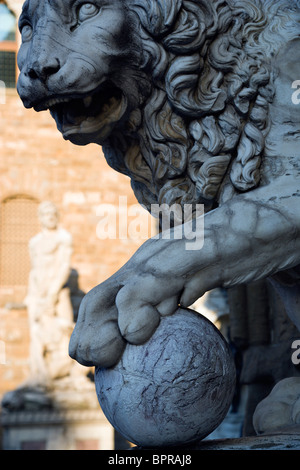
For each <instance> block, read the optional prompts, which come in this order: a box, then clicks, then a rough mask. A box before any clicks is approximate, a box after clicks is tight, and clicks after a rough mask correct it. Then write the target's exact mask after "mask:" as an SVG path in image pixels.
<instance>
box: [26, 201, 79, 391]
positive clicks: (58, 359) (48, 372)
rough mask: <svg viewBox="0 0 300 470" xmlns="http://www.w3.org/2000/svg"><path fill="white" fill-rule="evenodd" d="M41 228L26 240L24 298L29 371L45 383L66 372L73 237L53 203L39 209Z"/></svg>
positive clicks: (70, 323) (68, 363)
mask: <svg viewBox="0 0 300 470" xmlns="http://www.w3.org/2000/svg"><path fill="white" fill-rule="evenodd" d="M38 215H39V220H40V223H41V227H42V230H41V232H40V233H38V234H37V235H35V236H34V237H33V238H32V239H31V240H30V242H29V253H30V259H31V270H30V274H29V283H28V293H27V296H26V299H25V302H24V303H25V305H26V306H27V311H28V317H29V326H30V336H31V337H30V374H31V377H32V378H34V377H35V378H36V380H37V381H39V382H42V383H45V382H47V381H49V380H50V381H52V380H54V379H57V378H59V377H63V376H65V375H67V374H68V372H69V369H70V361H69V360H68V358H67V357H66V354H65V351H66V346H67V345H68V342H69V338H70V335H71V333H72V329H73V308H72V304H71V299H70V291H69V288H68V287H67V286H66V284H67V281H68V278H69V276H70V270H71V255H72V236H71V234H70V233H69V232H67V231H66V230H65V229H64V228H62V227H60V226H59V225H58V221H59V216H58V211H57V208H56V206H55V205H54V204H53V203H52V202H48V201H45V202H42V203H41V204H40V206H39V210H38Z"/></svg>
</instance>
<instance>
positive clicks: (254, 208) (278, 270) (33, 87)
mask: <svg viewBox="0 0 300 470" xmlns="http://www.w3.org/2000/svg"><path fill="white" fill-rule="evenodd" d="M299 19H300V3H299V0H264V1H263V0H225V1H224V0H212V1H211V0H189V1H187V0H164V2H161V1H159V0H111V1H109V2H103V1H101V0H93V1H91V2H82V3H81V4H80V5H77V4H73V3H72V2H70V1H64V2H57V1H54V2H51V3H50V2H47V1H39V2H37V0H27V1H26V2H25V4H24V7H23V12H22V14H21V17H20V22H19V26H20V31H21V34H22V45H21V48H20V51H19V54H18V65H19V68H20V76H19V80H18V92H19V94H20V97H21V99H22V101H23V103H24V106H25V107H27V108H31V107H33V108H34V109H35V110H36V111H44V110H47V109H49V110H50V113H51V115H52V116H53V118H54V119H55V121H56V124H57V127H58V129H59V131H60V132H61V133H62V135H63V137H64V139H67V140H69V141H71V142H72V143H74V144H76V145H86V144H89V143H96V144H99V145H101V146H102V147H103V150H104V153H105V157H106V159H107V162H108V164H109V165H110V166H111V167H113V168H114V169H115V170H117V171H119V172H121V173H124V174H125V175H127V176H128V177H130V178H131V183H132V188H133V191H134V192H135V195H136V197H137V199H138V200H139V202H140V203H141V204H143V205H144V206H145V207H147V208H148V210H151V206H152V205H154V204H159V205H164V206H165V207H169V208H170V210H171V208H172V207H173V206H174V204H175V205H177V206H179V207H182V208H184V207H185V205H190V206H191V207H192V211H193V214H194V218H193V219H192V221H188V222H187V223H188V224H189V230H193V228H195V226H196V227H197V221H198V218H204V244H203V247H201V249H198V250H187V249H186V239H185V238H186V237H184V236H182V237H181V238H180V237H178V236H173V237H170V238H169V239H164V237H163V234H161V236H160V237H159V238H154V239H150V240H148V241H147V242H146V243H144V244H143V245H142V247H141V248H140V249H139V250H138V251H137V252H136V254H135V255H134V256H133V257H132V258H131V259H130V260H129V261H128V262H127V263H126V265H125V266H123V267H122V268H121V269H120V270H119V271H118V272H117V273H115V274H114V275H113V276H112V277H111V278H109V279H108V280H107V281H105V282H104V283H102V284H101V285H99V286H97V287H95V288H94V289H93V290H92V291H91V292H89V293H88V294H87V295H86V297H85V298H84V300H83V301H82V303H81V308H80V312H79V317H78V321H77V324H76V327H75V330H74V333H73V335H72V338H71V342H70V354H71V356H72V357H73V358H75V359H76V360H77V361H78V362H79V363H81V364H83V365H87V366H90V365H95V366H97V367H99V368H103V367H104V368H110V367H114V366H115V365H116V364H118V362H119V361H120V359H121V358H122V355H123V353H124V350H125V349H126V346H127V345H128V344H130V345H135V346H137V345H143V344H144V343H145V342H147V341H148V340H149V339H150V338H151V337H152V335H153V334H154V332H155V331H156V330H157V328H158V327H159V325H160V323H161V319H163V318H164V317H166V316H169V315H172V314H173V313H174V312H175V311H177V309H178V306H180V307H181V308H182V307H188V306H190V305H191V304H193V303H194V302H195V301H196V300H197V299H198V298H199V297H201V296H202V295H203V294H204V293H205V292H207V291H209V290H212V289H214V288H217V287H225V288H229V287H232V286H236V285H239V284H242V283H249V282H252V281H257V280H260V279H264V278H272V282H273V283H274V285H275V286H277V287H278V291H279V292H280V293H281V294H282V298H283V300H284V302H285V303H286V309H287V312H288V313H289V315H290V317H291V319H292V321H293V322H294V323H295V324H296V325H297V326H298V328H300V316H299V310H298V309H297V308H295V306H296V305H297V304H298V303H299V299H300V293H299V290H300V288H299V282H300V269H299V265H300V249H299V248H300V237H299V231H300V210H299V196H300V166H299V150H298V146H297V142H298V140H299V120H300V107H299V103H298V101H299V100H298V99H297V97H298V94H297V93H298V91H299V90H298V88H297V87H298V85H297V84H299V80H300V57H299V51H300V42H299V32H300V25H299ZM199 204H202V205H204V215H200V216H198V215H197V211H196V207H197V205H199ZM172 230H173V229H172ZM172 230H171V233H173V232H172ZM174 232H175V228H174Z"/></svg>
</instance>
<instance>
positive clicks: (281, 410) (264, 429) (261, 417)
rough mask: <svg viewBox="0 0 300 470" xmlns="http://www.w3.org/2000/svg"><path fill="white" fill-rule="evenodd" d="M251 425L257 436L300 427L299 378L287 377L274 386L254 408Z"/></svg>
mask: <svg viewBox="0 0 300 470" xmlns="http://www.w3.org/2000/svg"><path fill="white" fill-rule="evenodd" d="M253 425H254V428H255V431H256V433H257V434H266V433H268V434H270V433H272V432H276V431H277V432H278V431H280V429H281V428H287V427H288V426H291V427H295V426H297V425H298V427H299V426H300V377H289V378H287V379H284V380H281V381H280V382H278V383H277V384H276V385H275V387H274V388H273V390H272V391H271V393H270V394H269V395H268V396H267V397H266V398H265V399H264V400H262V401H261V402H260V403H259V404H258V406H257V407H256V410H255V412H254V415H253Z"/></svg>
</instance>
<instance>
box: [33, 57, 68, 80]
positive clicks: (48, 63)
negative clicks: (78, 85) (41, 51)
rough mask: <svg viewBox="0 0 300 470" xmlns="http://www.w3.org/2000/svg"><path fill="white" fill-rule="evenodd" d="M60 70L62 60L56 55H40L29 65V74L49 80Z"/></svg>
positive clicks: (34, 77)
mask: <svg viewBox="0 0 300 470" xmlns="http://www.w3.org/2000/svg"><path fill="white" fill-rule="evenodd" d="M59 70H60V62H59V59H57V58H56V57H51V56H45V57H43V58H42V57H39V58H38V59H36V60H34V61H33V62H32V63H30V64H29V65H28V75H29V77H30V78H32V79H36V78H39V79H40V80H42V81H45V80H47V78H49V77H50V76H51V75H54V74H56V73H57V72H58V71H59Z"/></svg>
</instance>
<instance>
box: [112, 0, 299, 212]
mask: <svg viewBox="0 0 300 470" xmlns="http://www.w3.org/2000/svg"><path fill="white" fill-rule="evenodd" d="M291 3H294V4H295V8H296V7H297V5H298V4H299V1H298V0H292V2H288V3H286V2H285V1H281V0H265V1H261V0H244V1H237V0H227V1H224V0H189V1H185V0H128V1H125V4H126V5H127V7H128V8H129V10H131V12H132V14H134V15H137V16H138V21H139V31H138V34H139V35H140V38H139V39H140V41H141V44H142V50H143V66H142V70H143V71H144V72H145V73H147V74H150V76H151V80H152V83H153V88H152V92H151V95H150V96H149V97H148V98H147V101H146V103H145V104H144V106H143V107H141V109H136V110H134V111H133V112H132V114H131V116H130V119H129V123H128V129H127V131H126V132H125V133H123V134H122V136H121V135H119V136H117V135H115V136H114V137H113V138H111V139H110V141H109V142H108V143H107V144H106V145H105V146H104V153H105V155H106V158H107V160H108V163H109V164H110V165H111V166H112V167H113V168H114V169H116V170H118V171H121V172H122V173H125V174H127V175H128V176H129V177H130V178H131V182H132V187H133V190H134V192H135V194H136V197H137V199H138V201H139V202H140V203H141V204H143V205H144V206H145V207H146V208H147V209H148V210H150V206H151V204H153V203H159V204H168V205H170V206H172V204H174V203H180V204H181V205H182V206H183V205H184V204H188V203H190V204H193V205H195V204H200V203H201V204H204V205H205V208H206V210H210V209H211V208H213V207H214V206H215V205H217V204H219V203H220V201H221V200H222V198H223V199H224V198H226V197H229V196H228V195H227V196H226V195H225V196H224V194H225V193H226V191H223V190H222V188H224V187H225V185H226V187H227V188H228V187H229V188H231V189H230V191H229V192H230V193H231V194H232V192H245V191H248V190H251V189H252V188H255V187H257V186H258V185H259V183H260V180H261V177H262V170H261V164H262V159H263V151H264V147H265V138H266V135H267V133H268V130H269V124H270V123H269V118H268V115H269V105H270V103H271V102H272V100H273V96H274V85H273V83H274V79H275V74H276V72H274V66H273V67H271V66H270V60H271V57H272V55H274V54H275V53H276V51H273V43H275V41H272V35H276V38H277V44H278V35H279V36H280V31H281V32H282V31H283V30H285V32H284V33H285V36H286V34H288V22H289V21H292V20H291V18H290V17H289V14H290V11H291ZM270 10H271V11H273V13H274V18H275V19H274V22H273V23H271V24H270V20H269V23H268V22H267V14H266V12H267V11H268V18H270ZM283 36H284V35H282V42H283V41H284V38H283ZM261 39H263V44H264V46H263V47H260V40H261ZM285 41H286V39H285ZM266 44H267V45H268V47H266ZM277 47H278V46H277ZM120 149H122V151H121V150H120ZM227 192H228V191H227Z"/></svg>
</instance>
